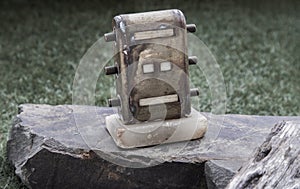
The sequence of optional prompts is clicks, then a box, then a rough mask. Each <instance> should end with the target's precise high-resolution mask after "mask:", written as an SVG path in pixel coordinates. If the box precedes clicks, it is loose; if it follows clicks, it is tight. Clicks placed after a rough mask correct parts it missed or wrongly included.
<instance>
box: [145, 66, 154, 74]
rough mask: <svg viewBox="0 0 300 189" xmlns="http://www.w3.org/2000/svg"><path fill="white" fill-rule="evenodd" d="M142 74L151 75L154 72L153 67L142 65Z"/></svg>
mask: <svg viewBox="0 0 300 189" xmlns="http://www.w3.org/2000/svg"><path fill="white" fill-rule="evenodd" d="M143 72H144V73H153V72H154V65H153V64H144V65H143Z"/></svg>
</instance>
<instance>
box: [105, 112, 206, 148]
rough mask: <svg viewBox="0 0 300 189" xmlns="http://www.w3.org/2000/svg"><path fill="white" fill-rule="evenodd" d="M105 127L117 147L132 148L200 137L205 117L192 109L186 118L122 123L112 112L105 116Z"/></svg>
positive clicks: (203, 129) (204, 130)
mask: <svg viewBox="0 0 300 189" xmlns="http://www.w3.org/2000/svg"><path fill="white" fill-rule="evenodd" d="M106 127H107V130H108V131H109V133H110V135H111V136H112V138H113V139H114V141H115V143H116V144H117V145H118V146H119V147H121V148H134V147H143V146H152V145H158V144H162V143H171V142H179V141H187V140H192V139H198V138H201V137H203V136H204V134H205V132H206V130H207V118H206V117H204V116H203V115H202V114H201V113H199V112H198V111H196V110H194V109H192V113H191V115H190V116H189V117H187V118H181V119H172V120H165V121H162V120H160V121H159V120H158V121H151V122H144V123H138V124H133V125H124V124H123V123H122V121H121V120H120V118H119V116H118V115H117V114H113V115H110V116H107V117H106Z"/></svg>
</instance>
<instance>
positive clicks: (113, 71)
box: [104, 66, 118, 75]
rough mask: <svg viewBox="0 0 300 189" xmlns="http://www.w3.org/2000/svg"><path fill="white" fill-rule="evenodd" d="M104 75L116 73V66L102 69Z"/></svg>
mask: <svg viewBox="0 0 300 189" xmlns="http://www.w3.org/2000/svg"><path fill="white" fill-rule="evenodd" d="M104 70H105V75H112V74H117V73H118V68H117V67H116V66H107V67H105V68H104Z"/></svg>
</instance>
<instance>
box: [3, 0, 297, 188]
mask: <svg viewBox="0 0 300 189" xmlns="http://www.w3.org/2000/svg"><path fill="white" fill-rule="evenodd" d="M167 8H178V9H181V10H182V11H183V12H184V13H185V16H186V17H187V21H188V23H195V24H197V26H198V31H197V33H196V35H197V36H198V37H199V38H200V39H201V40H202V41H203V42H204V43H205V44H206V45H207V46H208V48H209V49H210V50H211V51H212V53H213V54H214V56H215V57H216V59H217V61H218V63H219V65H220V68H221V71H222V73H223V76H224V79H225V85H226V89H227V113H236V114H258V115H298V116H299V115H300V106H299V105H300V95H299V93H300V85H299V83H300V72H299V71H300V62H299V60H300V53H299V44H300V42H299V41H300V40H299V39H300V38H299V33H300V18H299V17H300V15H299V12H300V2H299V1H296V0H295V1H264V2H260V1H227V2H226V3H225V2H222V1H179V0H176V1H151V2H146V1H122V2H119V3H117V2H114V1H103V2H102V1H100V0H98V1H79V0H78V1H63V2H60V3H58V2H56V1H43V2H39V1H29V0H13V1H1V2H0V107H1V108H0V113H1V116H0V188H23V187H24V186H22V184H21V183H20V182H19V180H18V179H17V178H16V177H15V176H14V174H13V170H12V169H11V168H10V167H9V165H8V163H7V161H6V157H5V151H6V147H5V146H6V140H7V136H8V131H9V128H10V127H11V121H12V118H13V117H14V116H15V115H16V114H17V107H18V105H19V104H22V103H46V104H71V103H72V82H73V78H74V74H75V71H76V67H77V65H78V63H79V60H80V58H81V57H82V56H83V55H84V53H85V52H86V50H87V49H88V48H89V47H90V46H91V45H92V44H93V43H94V42H95V41H96V40H97V39H98V38H99V36H102V35H103V34H104V33H105V32H108V31H110V30H111V19H112V17H113V16H114V15H117V14H120V13H129V12H142V11H147V10H157V9H167ZM191 78H192V80H193V83H194V84H195V85H196V86H199V87H201V88H202V89H201V92H202V94H201V98H200V102H201V110H202V111H210V107H211V105H210V94H209V92H208V91H207V92H206V90H205V89H208V86H207V84H206V83H205V78H203V76H202V75H201V73H199V72H197V71H192V74H191ZM110 82H111V80H107V83H106V84H107V85H103V84H99V86H97V91H96V94H97V95H96V100H97V104H98V105H104V102H105V100H106V98H107V95H109V94H108V92H107V91H108V90H106V89H108V88H109V84H110Z"/></svg>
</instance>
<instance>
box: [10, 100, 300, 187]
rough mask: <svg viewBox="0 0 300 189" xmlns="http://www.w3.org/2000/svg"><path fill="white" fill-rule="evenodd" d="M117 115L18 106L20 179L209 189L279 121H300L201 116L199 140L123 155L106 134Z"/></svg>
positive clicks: (14, 145) (15, 134) (14, 152)
mask: <svg viewBox="0 0 300 189" xmlns="http://www.w3.org/2000/svg"><path fill="white" fill-rule="evenodd" d="M112 113H114V109H112V108H103V107H93V106H76V105H60V106H50V105H33V104H26V105H21V106H20V113H19V114H18V116H17V118H16V120H15V123H14V125H13V127H12V130H11V135H10V139H9V141H8V148H7V149H8V158H9V160H10V161H11V163H12V165H13V166H14V167H15V169H16V174H17V175H18V176H19V177H20V178H21V180H22V181H23V182H24V183H25V184H26V185H27V186H28V187H30V188H97V187H98V188H120V187H121V188H206V180H207V182H208V183H209V184H208V187H209V188H223V186H226V184H227V182H228V180H229V178H231V177H232V176H233V174H234V173H235V172H236V171H237V169H238V168H239V167H241V165H242V163H243V162H245V161H247V160H248V159H249V157H250V156H251V155H252V153H253V151H254V149H255V148H257V147H258V146H259V145H260V144H261V143H262V142H263V141H264V139H265V138H266V136H267V135H268V133H269V132H270V130H271V128H272V127H273V125H274V124H275V123H277V122H280V121H283V120H286V121H287V120H300V118H299V117H272V116H247V115H224V116H220V115H219V116H215V115H211V114H209V113H204V115H205V116H206V117H207V118H208V120H209V123H208V124H209V126H208V131H207V133H206V135H205V137H204V138H203V139H201V140H194V141H190V142H188V143H187V142H182V143H175V144H166V145H158V146H153V147H148V148H136V149H133V150H124V149H121V148H118V147H117V146H116V145H115V143H114V142H113V140H112V138H111V137H110V136H109V134H108V132H107V131H106V129H105V122H104V120H105V116H107V115H111V114H112ZM204 162H207V163H206V167H205V170H206V172H207V175H206V178H205V175H204ZM154 165H157V166H154ZM137 168H138V169H137ZM223 177H226V178H227V179H223Z"/></svg>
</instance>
